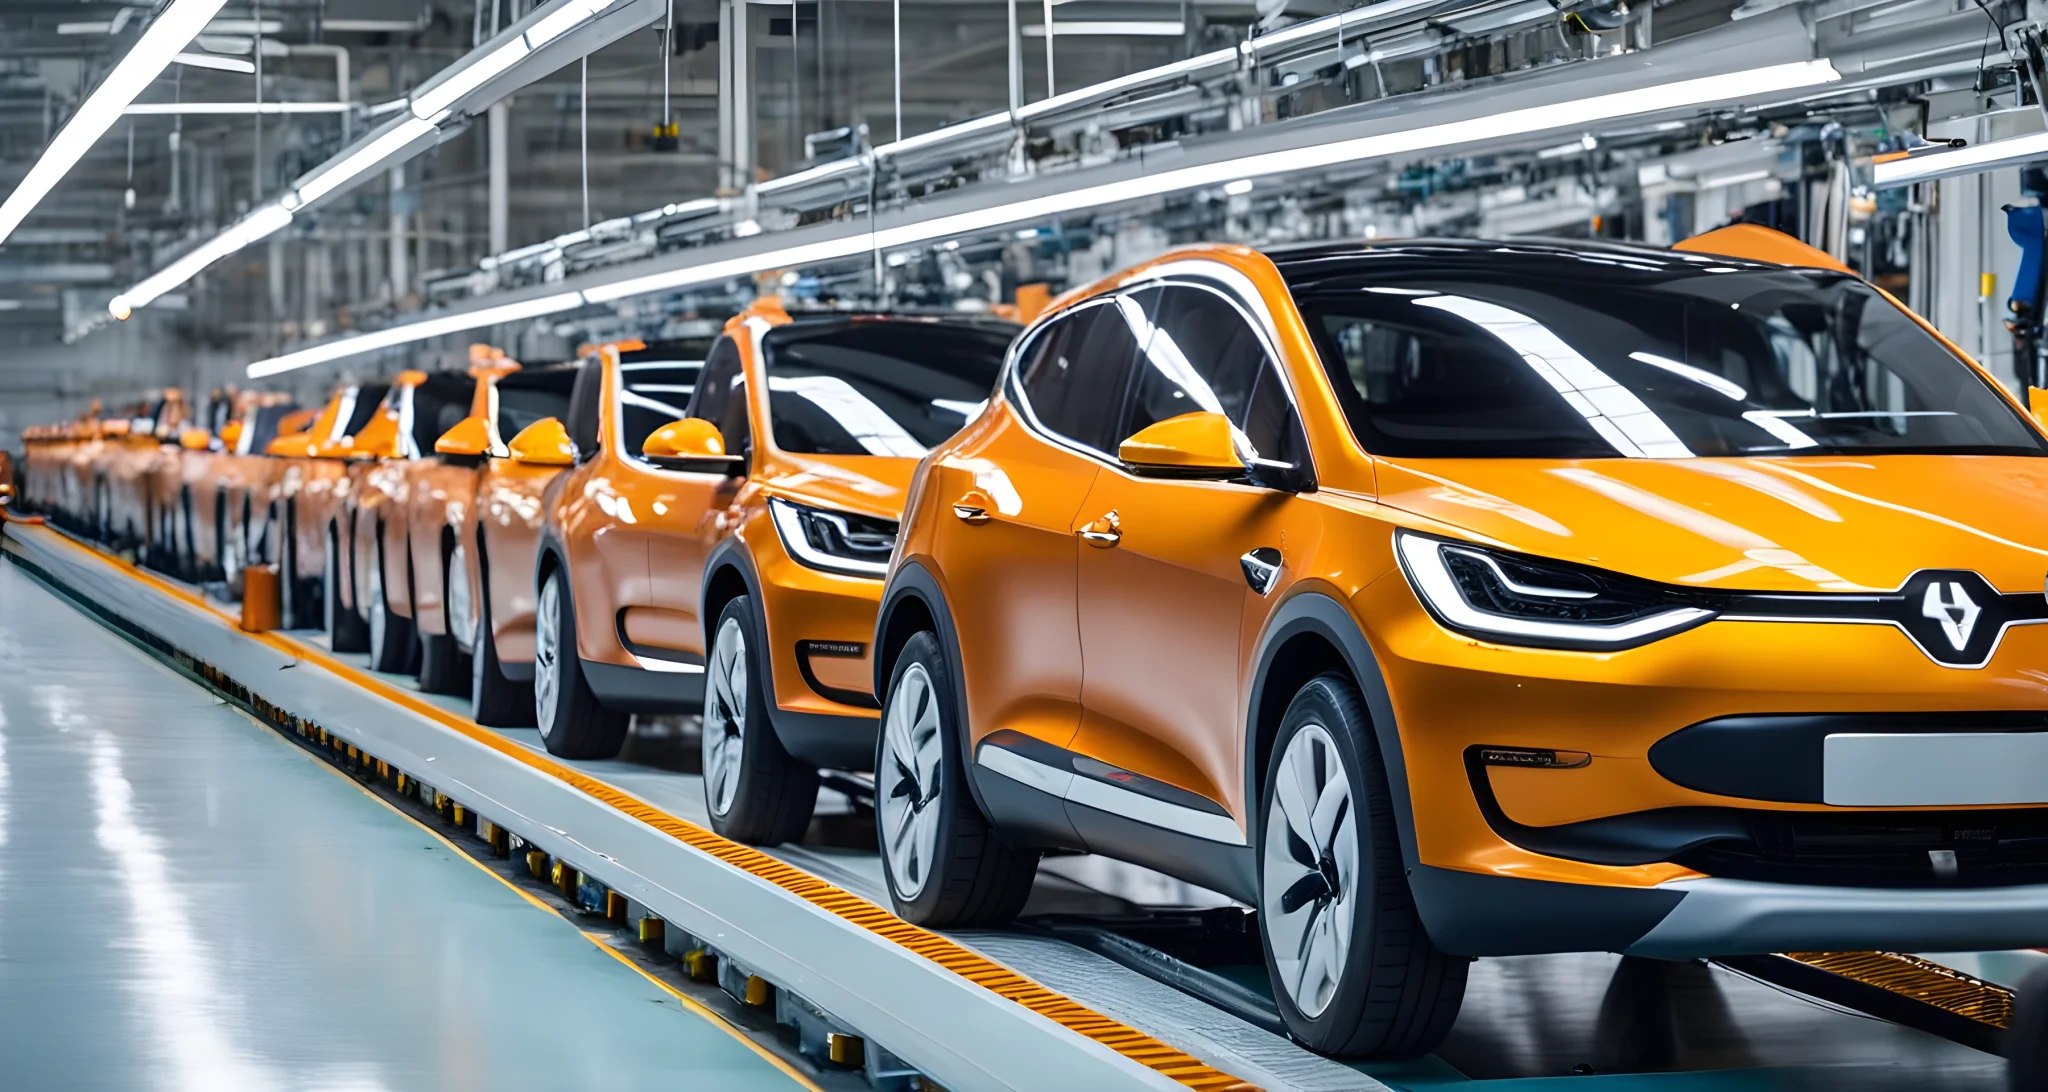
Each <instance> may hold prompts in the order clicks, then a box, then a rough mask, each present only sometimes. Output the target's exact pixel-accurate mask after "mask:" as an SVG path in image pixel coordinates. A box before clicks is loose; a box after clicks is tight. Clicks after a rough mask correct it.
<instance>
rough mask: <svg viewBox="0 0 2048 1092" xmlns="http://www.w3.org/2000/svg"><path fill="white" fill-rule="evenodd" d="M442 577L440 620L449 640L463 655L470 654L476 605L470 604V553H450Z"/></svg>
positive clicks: (473, 648)
mask: <svg viewBox="0 0 2048 1092" xmlns="http://www.w3.org/2000/svg"><path fill="white" fill-rule="evenodd" d="M442 570H443V571H442V577H441V620H442V623H443V627H444V628H445V629H447V631H448V637H449V639H451V640H453V641H454V642H455V644H456V647H458V648H460V649H461V650H462V651H463V652H464V653H469V652H473V651H475V649H476V644H475V642H474V640H473V638H474V637H475V635H476V605H475V604H473V603H471V602H470V601H469V551H467V550H465V549H463V548H462V547H461V546H457V547H455V549H453V550H451V551H449V553H448V562H447V564H446V565H444V566H442Z"/></svg>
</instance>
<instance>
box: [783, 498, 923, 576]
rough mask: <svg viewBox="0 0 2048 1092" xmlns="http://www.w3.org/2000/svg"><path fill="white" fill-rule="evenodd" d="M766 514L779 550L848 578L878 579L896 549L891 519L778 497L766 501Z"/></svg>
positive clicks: (802, 562) (813, 565)
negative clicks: (770, 521) (820, 506)
mask: <svg viewBox="0 0 2048 1092" xmlns="http://www.w3.org/2000/svg"><path fill="white" fill-rule="evenodd" d="M768 512H769V515H770V516H772V517H773V518H774V520H775V533H776V534H778V535H780V536H781V537H782V548H783V549H785V550H787V551H789V555H790V556H791V557H794V558H796V559H797V561H798V562H799V563H801V564H804V565H807V566H809V567H811V568H813V569H823V570H824V571H826V572H828V573H844V574H846V575H848V576H873V577H880V576H883V575H885V574H887V573H888V571H889V554H890V552H891V551H893V550H895V549H896V524H895V522H894V521H892V520H886V519H876V518H874V517H873V516H863V515H857V514H855V513H853V512H833V511H828V510H826V509H823V508H812V507H809V506H808V505H802V504H791V503H790V502H788V501H786V500H783V499H782V498H780V497H770V498H769V499H768Z"/></svg>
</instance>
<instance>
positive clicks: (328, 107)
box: [121, 102, 356, 117]
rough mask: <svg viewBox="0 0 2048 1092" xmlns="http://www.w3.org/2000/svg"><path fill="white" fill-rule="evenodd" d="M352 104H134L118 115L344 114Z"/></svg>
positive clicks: (351, 108)
mask: <svg viewBox="0 0 2048 1092" xmlns="http://www.w3.org/2000/svg"><path fill="white" fill-rule="evenodd" d="M355 106H356V104H355V103H352V102H136V103H130V104H129V105H128V108H127V109H126V110H123V111H121V112H122V113H124V114H127V115H129V116H131V117H151V116H163V115H167V114H346V113H348V112H349V111H350V110H353V109H355Z"/></svg>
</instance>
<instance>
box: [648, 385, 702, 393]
mask: <svg viewBox="0 0 2048 1092" xmlns="http://www.w3.org/2000/svg"><path fill="white" fill-rule="evenodd" d="M633 389H634V390H635V391H639V392H640V393H642V394H689V393H691V392H692V391H695V390H696V389H697V387H696V384H694V383H635V384H633Z"/></svg>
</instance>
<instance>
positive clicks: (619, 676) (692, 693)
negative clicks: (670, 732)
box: [577, 657, 704, 713]
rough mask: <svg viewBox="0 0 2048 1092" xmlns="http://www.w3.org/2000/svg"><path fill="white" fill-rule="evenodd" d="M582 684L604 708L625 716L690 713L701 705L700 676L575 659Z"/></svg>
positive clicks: (701, 677)
mask: <svg viewBox="0 0 2048 1092" xmlns="http://www.w3.org/2000/svg"><path fill="white" fill-rule="evenodd" d="M577 663H578V664H580V665H581V666H582V668H583V681H585V682H587V683H589V684H590V690H591V692H592V693H594V694H596V695H597V700H599V701H601V702H603V703H604V704H605V706H606V707H607V708H610V709H620V710H624V711H626V712H629V713H694V712H696V711H697V710H698V709H700V708H702V707H703V705H704V676H703V675H701V674H696V673H691V674H683V673H680V672H673V671H648V670H646V669H644V668H638V667H626V666H624V665H621V664H608V663H603V662H601V661H598V660H585V659H582V658H581V657H578V658H577Z"/></svg>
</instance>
